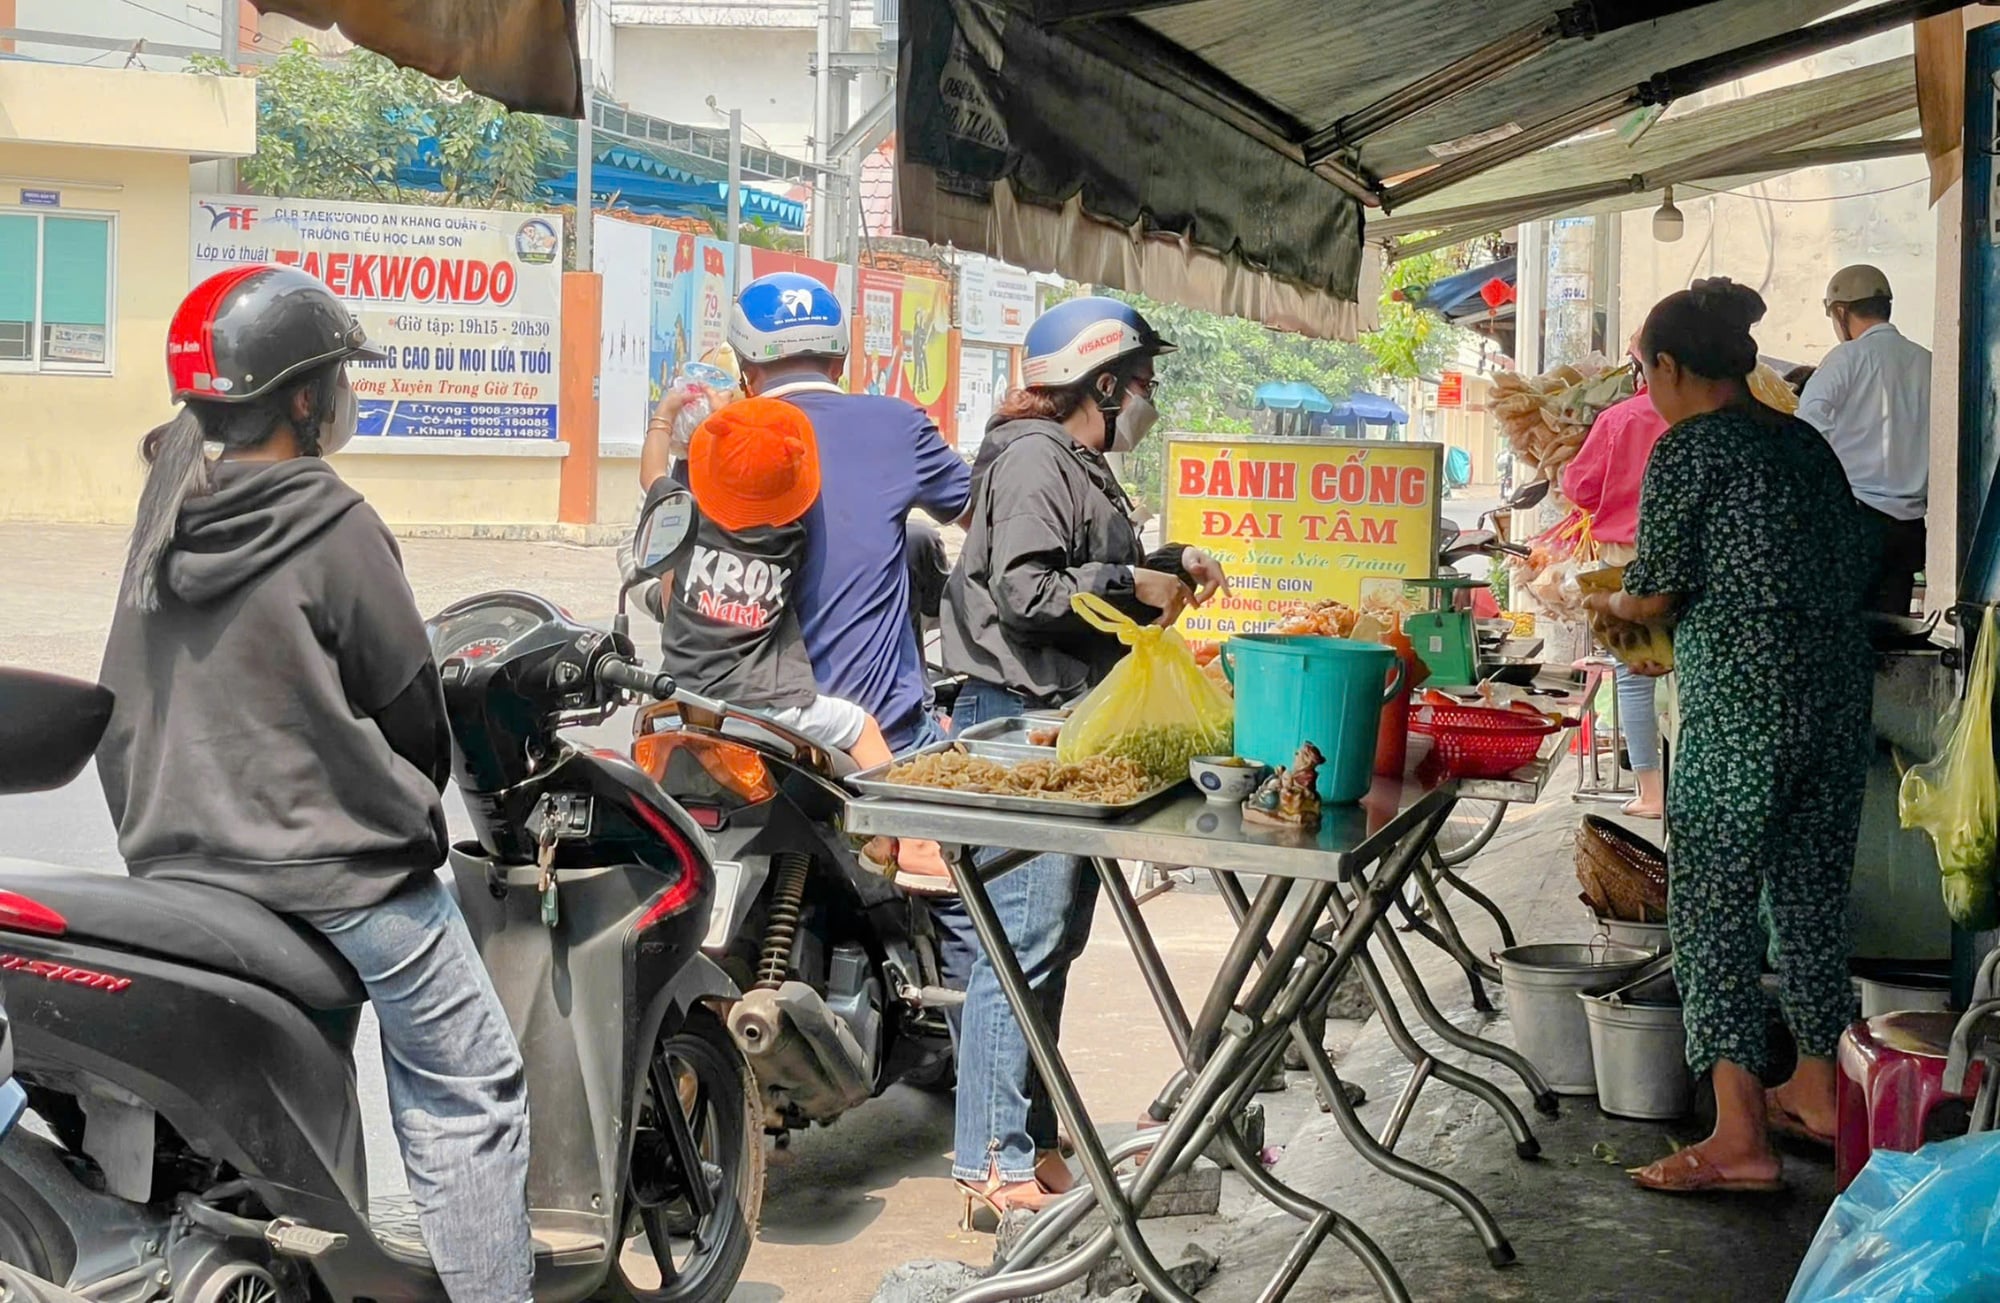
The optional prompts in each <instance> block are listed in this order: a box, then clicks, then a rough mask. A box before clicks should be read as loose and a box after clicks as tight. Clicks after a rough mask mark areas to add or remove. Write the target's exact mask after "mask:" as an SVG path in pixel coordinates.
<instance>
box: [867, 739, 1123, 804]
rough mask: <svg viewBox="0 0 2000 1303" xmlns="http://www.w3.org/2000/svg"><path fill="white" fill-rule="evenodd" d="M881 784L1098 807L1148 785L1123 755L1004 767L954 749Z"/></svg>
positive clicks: (899, 769) (897, 771)
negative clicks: (1027, 797)
mask: <svg viewBox="0 0 2000 1303" xmlns="http://www.w3.org/2000/svg"><path fill="white" fill-rule="evenodd" d="M887 781H889V782H891V783H899V784H901V785H902V786H905V787H940V788H943V789H945V790H946V791H953V792H978V793H982V794H984V795H988V796H1034V797H1044V798H1047V799H1050V800H1057V801H1085V802H1090V803H1094V804H1100V805H1122V804H1124V803H1125V802H1127V801H1134V800H1137V799H1138V798H1139V797H1140V796H1142V795H1144V794H1145V792H1146V791H1147V790H1148V789H1149V788H1150V787H1151V786H1152V784H1151V783H1150V782H1149V781H1148V780H1147V777H1146V771H1145V769H1144V768H1142V767H1141V766H1140V765H1139V764H1138V763H1137V762H1136V761H1132V760H1128V759H1126V758H1124V757H1123V756H1092V757H1090V758H1089V759H1086V760H1081V761H1078V762H1077V763H1076V764H1063V763H1061V762H1059V761H1055V760H1023V761H1020V762H1019V763H1017V764H1011V765H1008V764H1002V763H1000V762H999V761H997V760H988V759H986V758H985V757H983V756H975V755H970V754H968V753H967V752H966V750H965V748H963V747H958V746H954V747H952V748H950V749H949V750H946V751H935V752H932V753H931V754H930V755H926V756H918V757H916V758H915V759H913V760H906V761H904V762H903V763H902V764H900V765H897V766H895V767H894V768H893V769H891V770H890V771H889V773H888V780H887Z"/></svg>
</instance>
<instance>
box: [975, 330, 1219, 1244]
mask: <svg viewBox="0 0 2000 1303" xmlns="http://www.w3.org/2000/svg"><path fill="white" fill-rule="evenodd" d="M1172 349H1173V345H1171V344H1169V343H1167V342H1166V341H1165V340H1163V339H1161V338H1160V336H1159V335H1158V334H1157V333H1156V332H1155V331H1154V330H1153V328H1152V327H1151V326H1150V325H1148V324H1147V323H1146V320H1145V318H1143V317H1141V316H1140V315H1139V314H1138V313H1137V312H1135V311H1133V310H1132V309H1131V308H1130V307H1127V306H1126V305H1125V304H1123V303H1120V302H1118V301H1116V300H1114V299H1108V298H1082V299H1072V300H1070V301H1069V302H1067V303H1064V304H1062V305H1060V306H1058V307H1056V308H1054V309H1051V310H1050V311H1049V312H1047V313H1045V314H1043V315H1042V316H1041V317H1040V318H1039V319H1038V320H1037V321H1036V322H1035V324H1034V326H1033V327H1031V328H1030V329H1029V331H1028V338H1027V355H1026V357H1025V359H1024V360H1023V362H1022V365H1021V375H1022V379H1023V380H1024V381H1025V382H1026V387H1025V388H1022V389H1017V390H1015V391H1013V392H1012V393H1010V394H1008V395H1007V396H1006V398H1004V399H1003V400H1002V401H1001V403H1000V406H999V409H998V410H997V411H996V412H995V414H994V417H993V420H992V423H991V424H990V425H989V426H988V429H987V434H986V442H985V444H984V445H983V446H982V447H981V449H980V456H979V465H978V467H977V468H976V469H975V473H974V480H973V488H972V505H971V513H970V521H969V524H968V528H967V531H966V539H965V546H964V549H963V550H962V551H961V552H960V554H959V558H958V566H957V568H956V569H955V570H953V572H952V576H951V580H950V582H949V584H948V586H947V587H946V590H945V592H946V598H947V604H946V607H945V610H944V616H943V630H944V663H945V668H947V669H948V670H950V671H952V672H954V673H958V674H964V675H966V676H968V680H967V682H966V685H965V687H964V689H963V690H962V691H961V692H960V693H959V697H958V704H957V707H956V708H955V709H954V711H953V720H954V723H955V724H956V725H957V726H958V727H961V728H963V727H966V726H969V725H972V724H976V723H979V722H981V721H982V720H988V719H995V718H999V717H1002V716H1008V715H1018V714H1020V713H1021V712H1022V711H1023V710H1027V709H1032V708H1039V707H1054V706H1066V705H1068V704H1070V703H1071V702H1074V701H1075V700H1076V699H1077V698H1079V697H1081V696H1082V695H1083V694H1084V693H1086V692H1088V691H1089V690H1090V689H1091V688H1092V687H1093V686H1095V685H1096V684H1097V683H1098V681H1099V680H1101V679H1102V678H1103V677H1104V676H1105V674H1106V673H1108V672H1109V671H1110V669H1111V667H1112V666H1113V665H1115V664H1116V663H1117V662H1118V660H1119V658H1120V657H1121V656H1122V655H1123V654H1124V651H1125V648H1124V646H1123V644H1121V643H1120V642H1119V641H1118V640H1117V639H1116V638H1115V637H1111V636H1109V635H1107V634H1104V633H1100V632H1099V631H1098V630H1096V629H1094V628H1092V627H1091V626H1090V625H1088V624H1086V623H1085V622H1084V621H1083V620H1082V619H1080V618H1079V617H1078V616H1077V615H1076V614H1075V613H1074V612H1073V611H1072V610H1071V609H1070V598H1071V597H1072V596H1074V595H1075V594H1077V593H1092V594H1095V595H1096V596H1098V597H1102V598H1104V599H1105V600H1107V601H1109V602H1110V603H1112V604H1113V605H1114V606H1117V607H1119V608H1121V609H1122V610H1124V611H1125V612H1126V614H1128V615H1130V616H1132V617H1133V618H1134V619H1138V620H1141V621H1147V622H1153V623H1159V624H1165V623H1167V622H1169V621H1171V620H1173V619H1174V618H1175V617H1176V616H1178V615H1179V614H1180V612H1181V610H1182V608H1184V607H1185V606H1187V605H1188V604H1189V603H1190V602H1194V603H1197V604H1199V603H1201V602H1204V601H1206V600H1207V599H1208V598H1209V597H1210V596H1211V595H1213V594H1214V593H1216V592H1218V591H1221V592H1225V593H1226V592H1227V591H1228V588H1227V584H1226V581H1225V579H1224V576H1223V573H1222V567H1221V566H1220V565H1218V564H1217V563H1216V561H1215V559H1214V558H1213V557H1210V556H1209V555H1208V554H1207V553H1205V552H1203V551H1201V550H1200V549H1198V548H1193V547H1185V546H1182V545H1179V544H1174V545H1169V546H1167V547H1164V548H1161V549H1160V550H1159V551H1157V552H1155V553H1153V554H1152V555H1151V556H1147V555H1146V553H1145V550H1144V548H1143V547H1142V545H1141V544H1140V541H1139V531H1138V530H1137V529H1136V528H1135V527H1134V526H1133V524H1132V503H1131V501H1130V500H1129V499H1128V498H1127V497H1126V496H1125V492H1124V490H1123V489H1121V488H1120V487H1119V484H1118V479H1117V477H1116V476H1115V475H1114V474H1112V471H1111V468H1110V466H1109V465H1107V464H1106V462H1105V460H1104V454H1105V452H1107V451H1113V452H1123V451H1126V450H1128V449H1131V448H1133V447H1135V446H1136V445H1137V444H1138V442H1139V441H1140V440H1141V439H1142V438H1144V437H1145V436H1146V433H1147V431H1148V430H1150V429H1151V428H1152V426H1153V424H1154V422H1155V421H1156V420H1157V419H1158V416H1159V413H1158V411H1157V409H1156V408H1155V407H1154V406H1153V400H1152V394H1153V390H1154V387H1155V384H1156V381H1155V380H1154V377H1153V360H1154V359H1155V358H1157V357H1159V356H1160V355H1161V354H1163V353H1167V352H1171V351H1172ZM981 854H982V855H990V854H991V852H981ZM991 891H992V896H993V904H994V908H995V910H996V911H997V912H998V913H999V915H1000V919H1001V922H1002V924H1003V925H1004V926H1005V927H1006V930H1007V937H1008V940H1009V942H1010V943H1011V944H1012V946H1013V949H1014V953H1015V956H1016V957H1017V958H1018V959H1019V960H1020V961H1021V967H1022V969H1023V970H1024V971H1025V972H1026V973H1027V976H1028V981H1029V984H1030V985H1031V986H1032V987H1033V988H1034V990H1035V991H1036V993H1037V995H1038V996H1039V997H1040V999H1041V1002H1042V1012H1043V1014H1044V1016H1046V1017H1047V1018H1048V1020H1049V1024H1050V1026H1051V1027H1060V1025H1061V1019H1062V1006H1063V997H1064V995H1065V992H1066V988H1067V984H1068V977H1069V968H1070V964H1071V963H1072V962H1073V961H1074V960H1075V959H1076V957H1077V955H1078V954H1080V953H1081V952H1082V949H1083V944H1084V942H1085V940H1086V939H1087V938H1088V937H1089V935H1090V921H1091V915H1092V912H1093V909H1094V907H1095V905H1096V901H1097V891H1098V882H1097V878H1096V876H1095V874H1094V873H1093V872H1092V871H1091V869H1090V867H1089V865H1088V864H1087V863H1086V862H1085V861H1084V860H1082V859H1079V858H1076V857H1074V856H1066V855H1044V856H1041V857H1039V858H1037V859H1034V860H1031V861H1029V862H1028V863H1027V864H1025V865H1023V866H1022V867H1020V868H1018V869H1015V870H1014V871H1013V872H1011V873H1008V874H1006V875H1004V876H1002V877H1001V878H999V879H997V880H995V881H994V882H993V883H992V884H991ZM938 916H939V921H940V923H941V924H942V925H943V929H944V932H945V935H946V946H945V949H946V956H945V962H946V967H947V970H948V973H949V976H950V977H951V978H952V979H954V983H953V984H954V985H956V984H958V980H959V979H963V984H964V988H965V992H966V1002H965V1007H964V1009H963V1011H962V1013H961V1025H960V1030H959V1039H958V1052H959V1059H958V1125H957V1136H956V1139H957V1154H956V1158H955V1159H954V1161H953V1166H952V1175H953V1176H954V1177H956V1178H957V1180H958V1182H959V1185H960V1186H961V1188H962V1189H963V1191H964V1193H965V1196H966V1215H967V1221H968V1223H973V1222H984V1221H986V1220H988V1219H989V1218H997V1217H998V1216H999V1215H1000V1214H1002V1213H1004V1212H1006V1211H1007V1210H1008V1209H1009V1208H1020V1207H1026V1208H1035V1207H1039V1206H1041V1205H1042V1203H1044V1202H1045V1201H1046V1200H1047V1199H1048V1198H1049V1197H1050V1196H1051V1195H1053V1194H1059V1193H1061V1192H1062V1191H1063V1190H1066V1189H1068V1188H1069V1186H1070V1173H1069V1170H1068V1168H1067V1167H1065V1166H1064V1164H1063V1162H1062V1160H1061V1158H1060V1156H1059V1155H1058V1154H1057V1152H1056V1117H1055V1112H1054V1110H1053V1108H1052V1107H1051V1106H1050V1103H1049V1100H1048V1096H1047V1092H1046V1091H1045V1090H1044V1089H1043V1088H1042V1085H1041V1082H1040V1081H1039V1080H1038V1079H1037V1078H1036V1075H1035V1072H1034V1069H1033V1067H1032V1065H1031V1063H1030V1061H1029V1056H1028V1044H1027V1040H1026V1038H1025V1037H1024V1036H1023V1035H1022V1033H1021V1029H1020V1025H1019V1023H1018V1022H1017V1021H1016V1020H1015V1018H1014V1015H1013V1013H1012V1012H1011V1011H1010V1010H1009V1009H1008V1007H1007V1003H1006V1000H1005V998H1004V997H1003V996H1002V995H1001V992H1000V986H999V982H998V980H997V979H996V977H995V975H994V972H993V968H992V965H991V964H990V963H989V962H988V961H987V960H986V959H985V957H984V956H982V955H980V954H979V950H978V946H977V943H976V941H975V940H974V939H973V937H972V931H971V927H970V925H969V923H968V921H967V920H966V918H965V915H964V913H963V910H962V909H961V908H959V907H958V906H957V905H956V904H954V903H944V904H940V905H939V906H938Z"/></svg>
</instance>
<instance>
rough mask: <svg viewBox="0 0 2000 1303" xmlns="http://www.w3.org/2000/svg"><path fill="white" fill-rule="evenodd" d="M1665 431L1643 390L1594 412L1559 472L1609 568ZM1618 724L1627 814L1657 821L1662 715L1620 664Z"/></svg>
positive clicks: (1662, 804) (1646, 687)
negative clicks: (1633, 792)
mask: <svg viewBox="0 0 2000 1303" xmlns="http://www.w3.org/2000/svg"><path fill="white" fill-rule="evenodd" d="M1666 432H1667V423H1666V422H1665V421H1664V420H1662V419H1661V417H1660V414H1659V413H1658V412H1656V411H1654V410H1653V400H1652V398H1651V397H1649V396H1648V395H1647V393H1646V391H1645V389H1643V388H1641V389H1640V390H1639V392H1638V393H1636V394H1634V395H1632V397H1630V398H1627V399H1626V400H1625V401H1623V402H1621V403H1616V404H1614V405H1612V406H1610V407H1607V408H1605V409H1604V410H1603V411H1602V412H1600V413H1598V417H1597V420H1596V422H1595V423H1593V424H1592V425H1591V427H1590V434H1589V437H1587V438H1586V439H1584V441H1583V447H1582V448H1580V449H1578V450H1577V454H1576V458H1575V460H1573V461H1571V462H1570V464H1569V465H1568V466H1567V467H1565V468H1564V469H1563V475H1562V493H1563V496H1564V497H1565V498H1568V499H1569V500H1570V501H1571V502H1572V503H1574V504H1576V505H1577V506H1579V507H1581V508H1583V509H1584V510H1585V511H1587V512H1589V513H1590V515H1591V524H1590V531H1591V537H1593V538H1595V539H1596V540H1597V543H1598V551H1599V553H1600V554H1601V555H1602V556H1603V558H1604V559H1605V560H1606V561H1609V562H1611V563H1612V564H1613V565H1626V564H1629V563H1630V562H1631V560H1632V558H1633V557H1634V556H1635V555H1636V549H1635V544H1636V543H1637V542H1638V537H1639V485H1640V482H1641V481H1643V480H1644V479H1645V477H1646V459H1647V458H1649V457H1651V456H1652V455H1653V445H1654V444H1656V443H1658V442H1659V441H1660V436H1661V435H1663V434H1665V433H1666ZM1616 674H1617V680H1618V721H1619V724H1620V726H1621V727H1622V728H1623V729H1624V732H1625V749H1626V751H1627V752H1628V753H1629V754H1630V755H1631V757H1632V775H1633V777H1634V778H1635V779H1637V780H1638V784H1639V796H1638V799H1636V800H1634V801H1631V802H1630V803H1628V804H1627V805H1626V806H1625V813H1626V814H1628V815H1631V816H1633V817H1634V818H1639V819H1657V818H1659V817H1660V815H1661V813H1662V811H1663V810H1664V809H1665V808H1666V794H1667V783H1666V776H1665V775H1664V774H1662V773H1661V772H1660V719H1659V713H1658V711H1657V710H1656V709H1655V708H1654V704H1653V693H1654V687H1655V683H1654V681H1653V680H1652V679H1649V678H1646V677H1644V676H1642V675H1638V674H1634V673H1632V672H1631V671H1630V670H1628V669H1626V668H1625V667H1624V665H1622V664H1621V665H1619V666H1618V668H1617V671H1616Z"/></svg>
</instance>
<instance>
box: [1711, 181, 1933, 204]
mask: <svg viewBox="0 0 2000 1303" xmlns="http://www.w3.org/2000/svg"><path fill="white" fill-rule="evenodd" d="M1929 180H1930V178H1929V177H1927V176H1920V177H1916V178H1914V179H1912V180H1909V181H1905V182H1903V183H1902V184H1901V185H1892V186H1883V187H1882V188H1881V189H1880V190H1860V191H1856V192H1855V193H1854V194H1851V195H1799V196H1797V197H1795V198H1791V199H1773V198H1766V199H1765V200H1764V202H1766V203H1774V204H1832V203H1839V202H1840V201H1841V200H1843V199H1868V198H1871V197H1873V196H1875V195H1887V194H1894V193H1895V192H1896V191H1898V190H1908V189H1909V188H1910V187H1911V186H1916V185H1924V184H1926V183H1927V182H1928V181H1929ZM1757 184H1762V183H1761V182H1758V183H1757ZM1674 189H1676V190H1694V191H1698V192H1700V193H1702V194H1705V195H1734V196H1736V197H1737V198H1739V199H1757V198H1759V196H1757V195H1753V194H1750V193H1748V192H1747V191H1743V190H1716V189H1713V188H1712V187H1709V186H1702V185H1694V184H1692V183H1690V182H1687V181H1676V182H1674Z"/></svg>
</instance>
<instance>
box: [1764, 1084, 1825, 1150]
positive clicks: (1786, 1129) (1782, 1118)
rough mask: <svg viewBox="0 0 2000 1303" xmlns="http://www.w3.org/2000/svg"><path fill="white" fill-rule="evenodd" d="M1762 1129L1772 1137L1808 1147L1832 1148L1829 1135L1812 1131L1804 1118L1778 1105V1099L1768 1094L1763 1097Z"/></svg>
mask: <svg viewBox="0 0 2000 1303" xmlns="http://www.w3.org/2000/svg"><path fill="white" fill-rule="evenodd" d="M1764 1129H1765V1130H1766V1131H1769V1132H1770V1133H1771V1134H1772V1135H1774V1136H1787V1137H1789V1138H1791V1139H1793V1140H1803V1141H1805V1142H1806V1143H1807V1144H1810V1145H1819V1146H1821V1147H1823V1148H1826V1149H1831V1148H1833V1136H1832V1134H1831V1133H1829V1132H1825V1131H1815V1130H1813V1128H1812V1127H1811V1126H1810V1125H1808V1124H1807V1122H1806V1120H1805V1119H1804V1118H1802V1117H1800V1116H1799V1115H1798V1114H1796V1113H1794V1112H1792V1111H1791V1110H1790V1109H1788V1108H1786V1107H1785V1106H1784V1105H1783V1104H1780V1103H1779V1102H1778V1097H1777V1096H1776V1095H1773V1094H1769V1093H1768V1092H1767V1093H1766V1094H1765V1096H1764Z"/></svg>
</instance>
